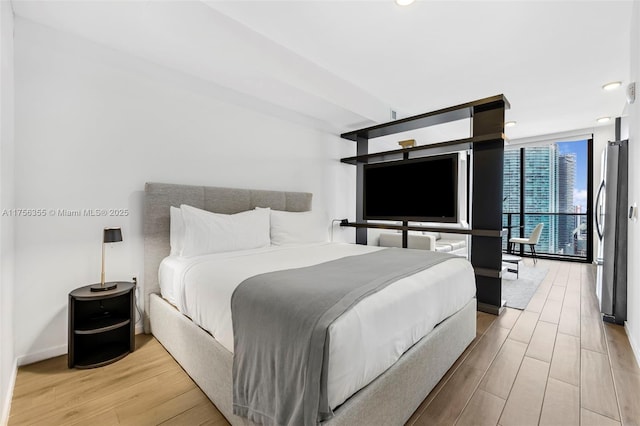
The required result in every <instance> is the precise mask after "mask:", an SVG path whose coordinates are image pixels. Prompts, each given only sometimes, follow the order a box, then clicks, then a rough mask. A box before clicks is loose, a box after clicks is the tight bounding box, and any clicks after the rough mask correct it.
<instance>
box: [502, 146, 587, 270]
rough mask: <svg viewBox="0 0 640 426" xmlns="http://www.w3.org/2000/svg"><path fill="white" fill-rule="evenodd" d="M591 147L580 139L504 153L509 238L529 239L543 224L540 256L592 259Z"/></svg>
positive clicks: (505, 219) (538, 246) (505, 241)
mask: <svg viewBox="0 0 640 426" xmlns="http://www.w3.org/2000/svg"><path fill="white" fill-rule="evenodd" d="M592 145H593V143H592V140H579V141H571V142H556V143H551V144H546V145H542V146H531V147H525V148H515V149H506V150H505V153H504V187H503V191H504V201H503V225H504V226H505V228H507V229H508V231H509V232H508V234H509V236H511V237H528V236H529V235H530V234H531V232H532V231H533V228H535V226H536V225H537V224H539V223H542V224H543V228H542V234H541V236H540V240H539V242H538V244H537V245H536V251H537V252H538V254H539V255H541V256H542V257H554V258H557V257H561V258H569V259H572V260H582V261H588V262H590V261H591V260H592V243H591V236H592V235H593V233H592V232H591V223H592V221H591V220H590V219H589V218H590V217H591V205H592V203H591V193H592V191H591V184H590V182H591V181H592V179H590V176H591V175H592V168H593V165H592V155H591V152H592ZM507 239H508V236H507V237H505V238H504V240H503V248H504V249H505V250H506V248H507ZM516 249H517V250H520V254H522V253H528V250H529V248H528V247H526V248H524V247H517V248H516ZM523 250H524V251H523ZM516 254H518V253H516Z"/></svg>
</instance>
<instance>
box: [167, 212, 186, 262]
mask: <svg viewBox="0 0 640 426" xmlns="http://www.w3.org/2000/svg"><path fill="white" fill-rule="evenodd" d="M169 218H170V221H171V223H170V225H169V244H170V245H171V253H170V255H171V256H180V255H181V254H182V247H183V246H184V220H183V219H182V210H180V209H179V208H177V207H173V206H171V207H170V209H169Z"/></svg>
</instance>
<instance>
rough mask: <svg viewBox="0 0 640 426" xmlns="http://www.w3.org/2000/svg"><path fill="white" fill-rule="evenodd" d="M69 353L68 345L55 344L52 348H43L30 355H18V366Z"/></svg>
mask: <svg viewBox="0 0 640 426" xmlns="http://www.w3.org/2000/svg"><path fill="white" fill-rule="evenodd" d="M66 353H67V345H66V344H64V345H60V346H54V347H52V348H48V349H44V350H41V351H40V352H35V353H32V354H28V355H22V356H19V357H18V367H21V366H23V365H27V364H33V363H34V362H38V361H43V360H45V359H49V358H53V357H56V356H60V355H64V354H66Z"/></svg>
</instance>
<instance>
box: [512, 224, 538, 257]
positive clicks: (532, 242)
mask: <svg viewBox="0 0 640 426" xmlns="http://www.w3.org/2000/svg"><path fill="white" fill-rule="evenodd" d="M543 226H544V223H539V224H537V225H536V227H535V228H533V231H532V232H531V235H529V238H511V239H510V240H509V252H511V253H512V252H513V249H514V246H515V245H516V244H528V245H529V249H530V250H531V257H533V263H534V264H535V263H536V261H537V258H538V255H537V254H536V244H538V241H539V240H540V234H541V233H542V227H543Z"/></svg>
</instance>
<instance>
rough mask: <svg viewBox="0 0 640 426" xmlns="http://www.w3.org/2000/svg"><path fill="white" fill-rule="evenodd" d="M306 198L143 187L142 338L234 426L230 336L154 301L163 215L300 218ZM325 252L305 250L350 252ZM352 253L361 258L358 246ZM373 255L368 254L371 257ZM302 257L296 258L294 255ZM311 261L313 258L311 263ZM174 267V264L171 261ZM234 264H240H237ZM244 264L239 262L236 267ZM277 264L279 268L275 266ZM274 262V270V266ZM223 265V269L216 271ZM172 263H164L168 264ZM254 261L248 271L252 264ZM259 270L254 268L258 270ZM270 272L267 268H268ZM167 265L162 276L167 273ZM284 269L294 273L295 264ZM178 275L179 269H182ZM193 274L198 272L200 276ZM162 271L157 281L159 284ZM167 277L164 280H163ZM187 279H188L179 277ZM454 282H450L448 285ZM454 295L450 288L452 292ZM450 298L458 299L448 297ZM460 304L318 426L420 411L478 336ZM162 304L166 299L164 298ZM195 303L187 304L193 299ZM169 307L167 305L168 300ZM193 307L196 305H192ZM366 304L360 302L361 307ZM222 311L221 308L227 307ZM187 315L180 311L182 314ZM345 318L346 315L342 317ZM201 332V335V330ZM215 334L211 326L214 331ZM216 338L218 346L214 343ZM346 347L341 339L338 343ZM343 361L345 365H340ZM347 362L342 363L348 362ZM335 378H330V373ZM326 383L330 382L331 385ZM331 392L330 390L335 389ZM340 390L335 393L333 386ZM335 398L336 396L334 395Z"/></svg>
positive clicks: (336, 403) (380, 420) (469, 312)
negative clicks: (178, 211)
mask: <svg viewBox="0 0 640 426" xmlns="http://www.w3.org/2000/svg"><path fill="white" fill-rule="evenodd" d="M311 199H312V196H311V194H308V193H297V192H279V191H260V190H245V189H231V188H215V187H202V186H186V185H173V184H159V183H148V184H147V185H146V187H145V203H144V206H145V213H144V244H145V280H144V319H145V332H147V333H149V332H151V333H153V335H154V336H155V337H156V338H157V339H158V341H159V342H160V343H161V344H162V345H163V346H164V347H165V348H166V349H167V350H168V351H169V353H170V354H171V355H172V356H173V357H174V358H175V359H176V360H177V361H178V362H179V363H180V365H181V366H182V367H183V368H184V369H185V371H186V372H187V373H188V374H189V375H190V376H191V377H192V378H193V379H194V381H195V382H196V383H197V384H198V385H199V386H200V388H201V389H202V390H203V391H204V392H205V394H207V396H208V397H209V398H210V399H211V400H212V401H213V403H214V404H215V405H216V406H217V408H218V409H219V410H220V411H221V412H222V414H223V415H224V416H225V417H226V418H227V419H228V420H229V422H230V423H232V424H234V425H249V424H253V423H252V422H250V421H248V420H247V419H245V418H243V417H239V416H236V415H234V414H233V404H232V394H233V393H232V392H233V386H232V369H233V359H234V358H233V354H232V347H230V343H229V337H228V333H227V335H226V337H225V333H221V332H220V331H219V330H218V331H216V330H214V331H213V333H210V332H208V331H205V328H207V327H209V328H211V326H207V324H205V323H206V322H207V321H206V320H203V319H202V318H200V319H197V318H196V317H198V315H194V314H193V312H194V311H193V310H192V311H191V313H190V316H191V317H192V318H194V320H195V322H194V321H192V320H191V319H190V318H189V317H188V316H186V315H184V314H183V313H181V312H180V310H179V309H178V308H177V307H176V306H177V305H181V302H178V301H176V300H172V303H170V302H169V301H167V300H166V299H165V298H162V297H161V296H160V281H159V279H158V276H159V274H158V271H159V269H160V266H161V264H162V263H163V259H165V258H167V256H168V254H169V250H170V249H169V208H170V206H174V207H178V206H180V205H182V204H187V205H191V206H194V207H197V208H200V209H204V210H208V211H212V212H216V213H226V214H232V213H238V212H243V211H248V210H252V209H254V208H255V207H268V208H271V209H274V210H280V211H290V212H304V211H309V210H310V209H311ZM325 246H326V244H324V245H323V244H316V245H309V247H307V248H305V250H307V251H309V253H313V256H316V257H317V256H320V258H322V259H325V257H326V256H330V255H328V254H327V253H329V252H335V251H336V250H338V251H340V250H343V251H345V253H352V251H350V250H354V249H355V248H354V247H346V245H344V246H341V247H340V248H336V247H325ZM358 250H367V249H366V248H365V247H362V246H360V247H359V248H358ZM369 250H373V249H369ZM255 251H256V253H251V255H252V256H253V255H256V256H260V257H258V258H256V259H262V258H264V256H265V255H266V256H267V258H268V256H275V257H274V259H281V260H282V259H287V258H290V257H291V256H288V255H287V254H286V250H284V249H282V248H275V249H274V248H265V249H263V250H255ZM300 251H302V250H300ZM225 256H228V255H224V256H222V258H223V260H222V261H221V260H220V259H218V257H219V256H214V258H213V259H205V260H206V262H205V261H204V260H203V259H200V260H199V261H197V262H195V264H196V265H195V266H194V265H184V264H183V265H180V264H179V263H180V262H179V261H178V262H177V263H178V265H174V266H175V270H177V271H185V270H189V271H191V272H192V275H193V274H195V275H197V274H196V273H194V272H193V271H196V272H197V271H198V270H203V269H207V268H208V267H209V266H207V265H210V264H211V262H213V263H214V264H215V262H218V263H219V264H218V265H217V266H215V267H216V268H217V267H220V265H223V264H225V265H226V264H229V263H232V262H230V261H229V259H228V258H225ZM313 256H312V257H313ZM174 260H175V259H174ZM238 261H240V260H238ZM242 261H244V260H242ZM279 261H280V260H279ZM279 261H278V262H279ZM220 262H222V263H220ZM169 263H170V262H169ZM255 263H256V262H255V261H252V262H251V264H255ZM258 263H259V262H258ZM266 263H267V264H268V262H266ZM166 264H167V261H166V260H165V262H164V263H163V268H162V270H166V269H167V268H166ZM287 265H289V266H288V267H296V266H297V265H296V264H293V265H290V264H287ZM181 268H182V269H181ZM198 268H199V269H198ZM162 270H161V274H160V275H161V276H162V274H163V273H162ZM165 275H166V274H165ZM183 275H188V274H183ZM163 280H164V282H165V284H164V285H163V287H165V288H164V292H165V294H167V289H166V287H167V284H166V282H171V281H172V280H171V279H167V278H166V277H165V278H163ZM454 281H455V280H454ZM453 289H454V287H452V290H453ZM451 293H452V294H458V293H460V292H457V291H452V292H451ZM466 294H467V296H465V298H464V300H462V301H461V300H457V301H456V302H455V304H456V305H457V306H458V307H457V308H456V310H455V312H454V313H452V314H450V315H449V314H447V317H446V318H443V319H442V320H439V321H438V324H437V326H436V327H435V328H433V330H431V331H430V332H429V333H428V334H427V335H426V336H424V337H420V338H419V339H418V340H417V343H415V344H412V345H411V346H410V348H409V349H408V350H407V351H406V352H404V351H403V354H401V356H400V357H399V359H398V360H397V361H396V362H394V363H393V364H392V365H391V366H390V367H388V368H387V367H385V368H384V370H383V371H381V372H378V373H375V374H374V375H375V377H374V378H373V379H372V381H370V382H369V381H368V380H371V379H366V380H364V381H365V382H366V383H368V384H365V385H364V387H362V388H359V390H357V391H356V392H355V393H353V394H351V393H349V392H352V391H349V390H345V391H344V392H343V393H345V394H344V395H340V396H334V397H333V399H332V400H333V403H332V404H333V406H332V408H333V409H334V410H333V412H334V416H333V417H332V418H329V419H328V420H326V421H323V422H322V424H326V425H347V424H348V425H354V424H389V425H396V424H403V423H404V422H406V420H407V419H408V418H409V417H410V416H411V414H412V413H413V412H414V411H415V409H416V408H417V407H418V406H419V405H420V403H421V402H422V401H423V399H424V398H425V397H426V396H427V395H428V393H429V392H430V391H431V389H433V387H434V386H435V385H436V384H437V382H438V381H439V380H440V378H441V377H442V376H443V375H444V373H445V372H446V371H447V370H448V369H449V368H450V367H451V365H452V364H453V363H454V362H455V360H456V359H457V358H458V357H459V356H460V354H461V353H462V352H463V351H464V349H465V348H466V347H467V346H468V344H469V343H470V342H471V340H473V338H474V337H475V334H476V325H475V318H476V316H475V315H476V314H475V312H476V303H475V298H473V294H471V295H470V296H469V293H468V291H467V293H466ZM165 297H166V296H165ZM192 298H193V297H192ZM169 299H170V297H169ZM195 299H198V298H197V297H196V298H195ZM363 302H364V301H363ZM225 303H226V302H225ZM181 309H183V310H184V309H186V308H184V307H183V308H181ZM194 309H196V310H197V309H198V308H194ZM345 316H347V314H346V313H345ZM203 327H204V328H203ZM214 328H215V326H214ZM212 334H214V335H218V336H219V337H218V339H216V338H214V337H213V336H212ZM345 341H346V340H345V339H343V342H345ZM342 358H346V357H344V356H343V357H342ZM346 362H348V358H347V360H346ZM331 371H333V370H331ZM329 381H330V380H329ZM334 387H335V386H334ZM338 388H340V386H338ZM334 394H335V392H334Z"/></svg>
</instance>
